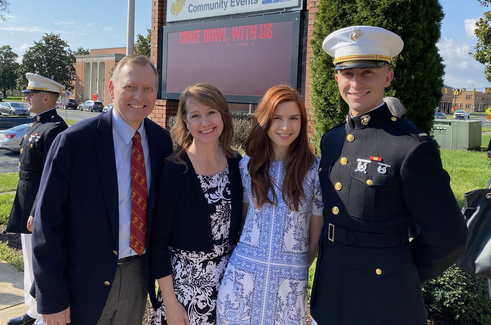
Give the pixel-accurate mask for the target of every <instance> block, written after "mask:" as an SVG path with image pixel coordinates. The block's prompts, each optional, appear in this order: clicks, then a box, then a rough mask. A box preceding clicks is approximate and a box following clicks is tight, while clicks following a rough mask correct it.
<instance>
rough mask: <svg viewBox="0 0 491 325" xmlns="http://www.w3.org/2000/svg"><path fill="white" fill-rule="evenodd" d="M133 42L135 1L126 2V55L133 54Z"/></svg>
mask: <svg viewBox="0 0 491 325" xmlns="http://www.w3.org/2000/svg"><path fill="white" fill-rule="evenodd" d="M134 42H135V0H128V29H127V33H126V55H131V54H133V53H134V52H135V51H134V45H135V44H134Z"/></svg>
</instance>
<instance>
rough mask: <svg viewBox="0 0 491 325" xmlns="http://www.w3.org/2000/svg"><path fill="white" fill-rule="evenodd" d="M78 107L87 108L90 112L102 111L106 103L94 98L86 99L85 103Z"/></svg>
mask: <svg viewBox="0 0 491 325" xmlns="http://www.w3.org/2000/svg"><path fill="white" fill-rule="evenodd" d="M78 108H79V109H80V110H81V111H83V110H84V109H86V110H88V111H89V112H93V111H98V112H102V109H103V108H104V104H102V103H101V102H98V101H94V100H86V101H85V102H84V103H83V104H80V105H78Z"/></svg>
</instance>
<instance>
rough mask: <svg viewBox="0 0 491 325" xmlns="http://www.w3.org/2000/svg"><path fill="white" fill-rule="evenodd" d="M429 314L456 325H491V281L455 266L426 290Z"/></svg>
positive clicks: (425, 288) (428, 284) (426, 303)
mask: <svg viewBox="0 0 491 325" xmlns="http://www.w3.org/2000/svg"><path fill="white" fill-rule="evenodd" d="M422 290H423V297H424V300H425V305H426V309H427V311H428V312H429V313H430V314H431V313H438V314H441V315H442V316H443V317H445V318H447V319H454V320H456V324H468V325H471V324H484V325H488V324H489V325H491V300H490V297H489V292H488V281H487V280H486V279H482V278H479V277H476V276H473V275H471V274H468V273H466V272H464V271H462V270H461V269H460V268H458V267H457V266H455V265H453V266H451V267H450V268H449V269H447V270H446V271H445V272H443V274H442V275H441V276H439V277H438V278H436V279H433V280H431V281H428V282H427V283H425V284H424V285H423V286H422Z"/></svg>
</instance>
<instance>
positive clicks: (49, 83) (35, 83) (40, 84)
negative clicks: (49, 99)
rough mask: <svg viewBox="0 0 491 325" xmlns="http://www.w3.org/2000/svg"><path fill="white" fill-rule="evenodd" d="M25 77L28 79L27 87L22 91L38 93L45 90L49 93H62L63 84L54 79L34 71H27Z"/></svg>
mask: <svg viewBox="0 0 491 325" xmlns="http://www.w3.org/2000/svg"><path fill="white" fill-rule="evenodd" d="M26 78H27V80H28V84H27V89H25V90H23V91H22V92H23V93H38V92H41V91H46V92H49V93H55V94H60V93H63V89H65V86H63V85H62V84H60V83H58V82H56V81H54V80H53V79H49V78H46V77H43V76H41V75H39V74H36V73H31V72H28V73H26Z"/></svg>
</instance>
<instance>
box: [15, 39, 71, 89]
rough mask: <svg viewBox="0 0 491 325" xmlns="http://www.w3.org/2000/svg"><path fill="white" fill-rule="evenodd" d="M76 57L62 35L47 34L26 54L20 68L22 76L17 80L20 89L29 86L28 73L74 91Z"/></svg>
mask: <svg viewBox="0 0 491 325" xmlns="http://www.w3.org/2000/svg"><path fill="white" fill-rule="evenodd" d="M75 61H76V58H75V55H74V54H73V51H72V50H70V47H69V46H68V43H67V42H65V41H64V40H62V39H61V38H60V35H55V34H52V33H51V34H46V35H44V36H43V38H42V39H41V41H39V42H34V46H31V47H30V48H29V49H28V50H27V52H26V53H25V54H24V57H23V59H22V63H21V66H20V69H19V70H20V76H19V78H18V79H17V86H18V88H22V89H25V87H26V86H27V79H26V78H25V73H26V72H33V73H38V74H40V75H42V76H45V77H47V78H52V79H53V80H55V81H57V82H59V83H60V84H62V85H64V86H65V88H66V90H72V89H73V84H72V81H73V80H75V66H74V64H75Z"/></svg>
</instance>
